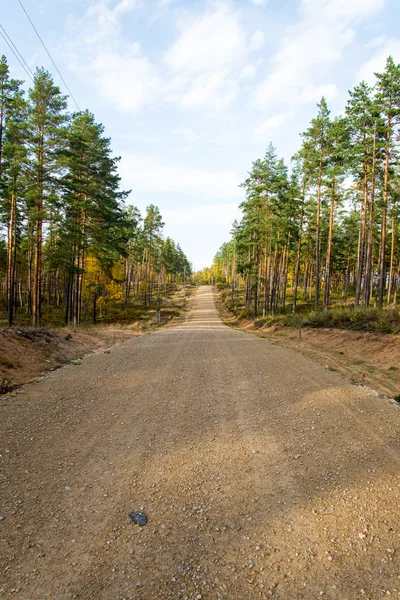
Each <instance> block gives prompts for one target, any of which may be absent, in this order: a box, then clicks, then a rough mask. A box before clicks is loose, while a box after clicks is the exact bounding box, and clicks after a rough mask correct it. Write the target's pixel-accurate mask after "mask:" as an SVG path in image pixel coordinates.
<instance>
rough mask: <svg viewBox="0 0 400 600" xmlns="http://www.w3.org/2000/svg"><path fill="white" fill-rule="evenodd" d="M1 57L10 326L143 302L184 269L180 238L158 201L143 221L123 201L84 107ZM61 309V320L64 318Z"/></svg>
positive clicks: (43, 77)
mask: <svg viewBox="0 0 400 600" xmlns="http://www.w3.org/2000/svg"><path fill="white" fill-rule="evenodd" d="M22 85H23V82H22V81H18V80H15V79H12V78H11V76H10V73H9V67H8V65H7V60H6V58H5V57H4V56H3V57H2V58H1V59H0V220H1V228H2V237H1V239H0V303H1V306H2V307H3V309H4V311H6V313H7V315H6V314H4V318H6V319H7V322H8V325H12V324H13V323H14V322H15V321H16V320H17V322H18V320H19V321H21V322H23V323H25V322H26V320H27V319H28V318H29V321H30V322H31V323H32V325H33V326H34V327H37V326H39V325H40V323H41V321H42V315H43V313H44V312H45V313H46V317H48V316H49V314H54V315H59V316H60V320H63V321H64V322H65V323H66V324H71V323H73V324H75V325H76V324H79V323H80V322H81V321H82V320H84V321H87V320H93V321H94V322H95V321H96V320H97V311H98V307H100V310H102V307H106V306H107V303H109V302H113V303H114V305H117V306H119V307H120V308H121V310H122V309H124V307H126V306H127V304H128V303H129V302H131V301H135V300H138V299H139V300H140V301H141V302H142V303H143V304H144V305H146V306H149V305H150V303H151V302H152V300H153V299H154V296H155V291H154V290H155V288H156V289H157V295H159V294H160V293H166V291H167V285H168V284H169V283H171V282H172V281H175V280H179V279H183V278H184V277H185V276H188V275H190V270H191V267H190V263H189V262H188V260H187V258H186V256H185V254H184V253H183V251H182V249H181V248H180V247H179V245H176V244H175V243H174V242H173V241H172V240H171V239H170V238H167V239H165V240H164V239H163V237H162V228H163V226H164V223H163V221H162V216H161V215H160V212H159V210H158V208H157V207H156V206H153V205H151V206H149V207H148V208H147V211H146V215H145V216H144V218H143V219H142V218H141V216H140V213H139V211H138V210H137V209H136V208H134V207H132V206H128V207H127V206H126V205H125V202H124V201H125V199H126V198H127V196H128V194H129V192H128V191H124V190H121V189H120V177H119V175H118V171H117V167H118V162H119V158H118V157H115V156H113V154H112V150H111V145H110V139H109V138H107V137H105V136H104V127H103V125H101V124H99V123H96V121H95V118H94V116H93V114H91V113H90V112H89V111H87V110H86V111H83V112H78V113H74V114H69V113H68V111H67V97H66V96H64V95H63V94H62V93H61V92H60V90H59V88H58V87H57V86H56V85H55V84H54V82H53V80H52V77H51V75H50V74H49V73H48V72H46V71H45V70H44V69H37V71H36V73H35V77H34V81H33V85H32V87H31V89H29V91H28V93H27V94H25V93H24V90H23V88H22ZM61 315H62V317H61Z"/></svg>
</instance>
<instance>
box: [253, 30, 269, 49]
mask: <svg viewBox="0 0 400 600" xmlns="http://www.w3.org/2000/svg"><path fill="white" fill-rule="evenodd" d="M264 44H265V35H264V33H263V32H262V31H260V30H259V29H258V30H257V31H255V32H254V33H253V35H252V36H251V38H250V44H249V50H250V52H253V51H255V50H259V49H260V48H262V47H263V46H264Z"/></svg>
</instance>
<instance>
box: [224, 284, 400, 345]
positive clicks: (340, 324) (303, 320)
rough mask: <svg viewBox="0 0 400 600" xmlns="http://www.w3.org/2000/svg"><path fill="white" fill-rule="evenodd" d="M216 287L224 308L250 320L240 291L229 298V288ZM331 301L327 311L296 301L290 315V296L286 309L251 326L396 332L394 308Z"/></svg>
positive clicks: (398, 319)
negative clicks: (357, 305)
mask: <svg viewBox="0 0 400 600" xmlns="http://www.w3.org/2000/svg"><path fill="white" fill-rule="evenodd" d="M217 287H218V289H219V291H220V293H221V299H222V301H223V302H224V304H225V305H226V307H227V308H228V309H229V310H231V311H232V312H233V313H234V314H235V315H236V317H237V318H238V319H249V320H251V319H253V315H252V312H250V314H249V312H248V310H247V308H246V306H245V302H244V294H243V291H242V290H237V291H236V292H235V296H234V300H232V296H231V289H230V288H228V287H226V286H225V285H222V284H219V285H218V286H217ZM333 302H334V303H335V305H334V306H332V308H329V309H328V310H318V311H316V312H315V311H314V310H313V305H312V303H310V302H308V303H307V302H306V303H304V302H303V303H302V302H299V303H298V312H297V313H296V314H294V315H293V314H292V313H291V312H290V311H291V306H290V297H289V298H288V301H287V307H286V311H285V312H284V311H280V312H279V313H277V314H275V315H274V316H272V315H271V314H269V315H267V316H265V317H258V318H256V319H255V320H254V321H253V326H254V328H255V329H261V328H263V327H269V326H272V325H282V326H285V327H295V328H299V327H312V328H316V329H317V328H327V329H346V330H348V331H361V332H372V333H395V334H396V333H400V312H399V309H398V308H393V307H390V308H384V309H383V310H379V309H378V308H373V307H369V308H354V307H353V306H351V305H349V303H348V302H346V303H344V302H343V301H342V300H341V299H339V298H337V299H334V300H333Z"/></svg>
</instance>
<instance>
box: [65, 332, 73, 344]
mask: <svg viewBox="0 0 400 600" xmlns="http://www.w3.org/2000/svg"><path fill="white" fill-rule="evenodd" d="M65 339H66V340H67V342H69V340H72V335H71V334H70V333H68V334H67V335H66V336H65Z"/></svg>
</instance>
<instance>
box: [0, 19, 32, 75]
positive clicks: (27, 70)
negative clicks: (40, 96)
mask: <svg viewBox="0 0 400 600" xmlns="http://www.w3.org/2000/svg"><path fill="white" fill-rule="evenodd" d="M0 27H1V29H2V30H3V31H4V33H3V31H0V35H1V36H2V37H3V39H4V41H5V43H6V44H7V46H8V47H9V48H10V50H11V52H12V53H13V54H14V56H15V58H16V59H17V60H18V62H19V64H20V65H21V67H22V68H23V69H24V71H25V73H26V74H27V75H28V77H30V78H31V79H32V81H33V73H32V71H31V70H30V68H29V66H28V65H27V63H26V62H25V60H24V58H23V56H22V54H21V53H20V52H19V50H18V48H17V47H16V46H15V45H14V44H13V42H12V40H11V38H10V37H9V35H8V34H7V32H6V30H5V29H4V27H2V25H0ZM6 36H7V37H6ZM7 38H8V39H7ZM8 40H10V41H8ZM13 46H14V48H15V50H14V48H13ZM18 55H19V56H18ZM20 57H21V58H20ZM24 63H25V64H24ZM25 65H26V66H25Z"/></svg>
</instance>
